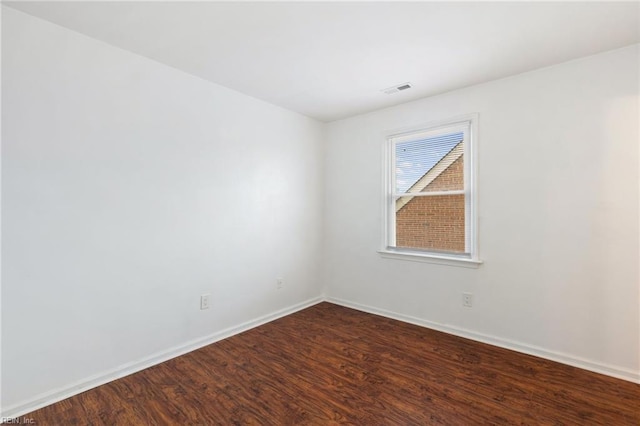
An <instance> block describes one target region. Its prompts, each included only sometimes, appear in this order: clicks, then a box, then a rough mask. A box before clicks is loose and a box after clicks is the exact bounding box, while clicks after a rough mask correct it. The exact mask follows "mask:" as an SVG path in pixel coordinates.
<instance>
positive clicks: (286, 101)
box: [4, 1, 640, 121]
mask: <svg viewBox="0 0 640 426" xmlns="http://www.w3.org/2000/svg"><path fill="white" fill-rule="evenodd" d="M4 4H7V5H8V6H10V7H12V8H15V9H18V10H21V11H24V12H26V13H29V14H31V15H34V16H37V17H40V18H43V19H46V20H48V21H51V22H54V23H56V24H59V25H61V26H64V27H67V28H69V29H72V30H74V31H78V32H80V33H83V34H86V35H88V36H90V37H93V38H96V39H98V40H102V41H105V42H107V43H109V44H112V45H114V46H118V47H120V48H123V49H126V50H129V51H131V52H135V53H137V54H140V55H142V56H146V57H148V58H152V59H154V60H156V61H158V62H162V63H164V64H167V65H170V66H172V67H175V68H178V69H180V70H183V71H185V72H187V73H190V74H193V75H196V76H198V77H201V78H203V79H206V80H209V81H211V82H214V83H217V84H220V85H223V86H226V87H228V88H231V89H234V90H237V91H239V92H242V93H245V94H247V95H250V96H253V97H256V98H259V99H262V100H265V101H267V102H270V103H273V104H276V105H280V106H282V107H284V108H288V109H290V110H293V111H297V112H299V113H302V114H305V115H308V116H310V117H314V118H316V119H318V120H321V121H332V120H336V119H340V118H344V117H349V116H352V115H356V114H360V113H363V112H367V111H371V110H375V109H379V108H383V107H387V106H391V105H395V104H399V103H403V102H407V101H409V100H413V99H418V98H421V97H425V96H430V95H434V94H438V93H443V92H446V91H450V90H454V89H458V88H461V87H465V86H469V85H473V84H477V83H481V82H485V81H490V80H494V79H497V78H501V77H506V76H509V75H514V74H518V73H521V72H525V71H529V70H532V69H536V68H540V67H545V66H549V65H552V64H556V63H560V62H564V61H567V60H571V59H575V58H579V57H582V56H587V55H591V54H595V53H598V52H602V51H606V50H611V49H615V48H618V47H623V46H627V45H630V44H634V43H638V42H639V41H640V19H639V17H640V3H637V2H627V3H612V2H606V3H599V2H567V3H549V2H540V3H537V2H532V3H528V2H527V3H525V2H519V3H505V2H497V3H486V2H480V3H443V2H388V3H387V2H349V3H347V2H256V3H248V2H159V1H158V2H92V1H83V2H52V1H47V2H26V1H24V2H4ZM404 82H411V84H412V86H413V87H412V88H411V89H409V90H406V91H402V92H399V93H394V94H391V95H388V94H385V93H383V92H382V91H381V89H385V88H387V87H389V86H393V85H396V84H399V83H404Z"/></svg>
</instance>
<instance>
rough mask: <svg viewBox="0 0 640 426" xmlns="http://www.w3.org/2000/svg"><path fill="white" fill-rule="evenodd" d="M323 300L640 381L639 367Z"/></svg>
mask: <svg viewBox="0 0 640 426" xmlns="http://www.w3.org/2000/svg"><path fill="white" fill-rule="evenodd" d="M325 300H326V301H327V302H330V303H335V304H336V305H340V306H344V307H347V308H353V309H357V310H358V311H363V312H368V313H370V314H374V315H380V316H383V317H386V318H391V319H394V320H398V321H402V322H406V323H410V324H414V325H418V326H421V327H426V328H430V329H433V330H437V331H442V332H444V333H448V334H453V335H454V336H459V337H464V338H466V339H470V340H475V341H477V342H481V343H487V344H489V345H493V346H498V347H501V348H504V349H510V350H512V351H516V352H521V353H525V354H528V355H533V356H537V357H539V358H544V359H548V360H551V361H556V362H559V363H561V364H567V365H571V366H573V367H577V368H582V369H583V370H589V371H593V372H594V373H600V374H604V375H606V376H611V377H615V378H617V379H622V380H627V381H630V382H633V383H640V371H634V370H631V369H625V368H620V367H616V366H612V365H607V364H602V363H598V362H594V361H590V360H587V359H584V358H580V357H576V356H573V355H568V354H564V353H561V352H555V351H549V350H547V349H544V348H540V347H537V346H533V345H528V344H526V343H520V342H516V341H513V340H509V339H503V338H500V337H496V336H491V335H487V334H483V333H477V332H475V331H471V330H467V329H464V328H460V327H455V326H450V325H445V324H440V323H437V322H433V321H427V320H423V319H420V318H416V317H412V316H409V315H404V314H399V313H397V312H391V311H387V310H385V309H379V308H374V307H372V306H367V305H362V304H360V303H355V302H350V301H348V300H342V299H337V298H335V297H327V298H325Z"/></svg>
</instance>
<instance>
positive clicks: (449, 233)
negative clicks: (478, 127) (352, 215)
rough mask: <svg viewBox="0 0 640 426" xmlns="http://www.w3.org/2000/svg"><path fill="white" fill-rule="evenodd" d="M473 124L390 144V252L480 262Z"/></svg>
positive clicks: (392, 140)
mask: <svg viewBox="0 0 640 426" xmlns="http://www.w3.org/2000/svg"><path fill="white" fill-rule="evenodd" d="M472 124H473V123H472V121H471V119H468V120H463V121H459V122H453V123H447V124H446V125H441V126H438V127H432V128H429V129H425V130H421V131H416V132H412V133H407V134H403V135H395V136H392V137H390V138H389V139H388V149H389V156H388V157H389V159H390V161H389V162H388V164H387V167H388V172H389V173H388V176H389V182H388V185H387V187H388V190H387V195H388V196H387V203H386V204H387V205H386V213H387V222H388V223H387V227H386V246H387V250H393V251H398V252H416V253H423V254H435V255H438V256H442V255H445V256H452V257H464V258H471V259H475V248H474V245H475V238H474V235H473V232H474V229H472V225H473V222H474V220H473V216H474V210H473V207H474V206H473V191H472V184H473V181H472V169H471V166H472V156H471V148H472V146H471V144H472V141H471V137H472V135H471V130H472Z"/></svg>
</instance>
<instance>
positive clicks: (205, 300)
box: [200, 294, 211, 309]
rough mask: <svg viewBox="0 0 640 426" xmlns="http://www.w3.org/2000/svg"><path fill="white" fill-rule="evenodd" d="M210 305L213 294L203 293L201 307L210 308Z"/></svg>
mask: <svg viewBox="0 0 640 426" xmlns="http://www.w3.org/2000/svg"><path fill="white" fill-rule="evenodd" d="M209 306H211V295H210V294H203V295H202V296H200V309H209Z"/></svg>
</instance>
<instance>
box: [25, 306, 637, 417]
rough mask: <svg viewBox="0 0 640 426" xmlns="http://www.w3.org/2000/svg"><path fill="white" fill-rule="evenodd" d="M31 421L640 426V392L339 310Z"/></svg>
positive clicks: (104, 389) (309, 315)
mask: <svg viewBox="0 0 640 426" xmlns="http://www.w3.org/2000/svg"><path fill="white" fill-rule="evenodd" d="M23 417H26V418H32V419H34V420H35V421H36V424H39V425H174V424H184V425H218V424H219V425H304V424H313V425H328V424H355V425H427V424H450V425H486V424H529V425H541V424H553V425H561V424H566V425H611V426H618V425H635V426H638V425H640V385H637V384H633V383H630V382H625V381H623V380H617V379H613V378H610V377H607V376H602V375H599V374H595V373H591V372H588V371H584V370H580V369H577V368H573V367H569V366H566V365H562V364H558V363H554V362H551V361H546V360H543V359H540V358H536V357H532V356H528V355H523V354H519V353H516V352H512V351H509V350H505V349H500V348H496V347H493V346H490V345H485V344H481V343H477V342H473V341H470V340H466V339H462V338H459V337H454V336H451V335H447V334H444V333H440V332H436V331H432V330H429V329H425V328H421V327H418V326H414V325H410V324H405V323H402V322H398V321H394V320H390V319H386V318H382V317H378V316H375V315H370V314H366V313H362V312H359V311H355V310H352V309H347V308H343V307H340V306H336V305H332V304H329V303H321V304H319V305H316V306H313V307H311V308H308V309H306V310H304V311H301V312H298V313H295V314H293V315H290V316H288V317H285V318H282V319H279V320H277V321H274V322H271V323H269V324H266V325H263V326H261V327H258V328H255V329H253V330H250V331H247V332H245V333H242V334H239V335H237V336H234V337H231V338H229V339H226V340H223V341H220V342H218V343H215V344H212V345H209V346H207V347H205V348H203V349H200V350H197V351H194V352H191V353H189V354H186V355H184V356H181V357H179V358H175V359H173V360H170V361H167V362H165V363H163V364H160V365H157V366H155V367H152V368H149V369H147V370H144V371H142V372H140V373H136V374H133V375H131V376H128V377H125V378H123V379H120V380H117V381H115V382H112V383H109V384H106V385H104V386H100V387H98V388H96V389H93V390H90V391H87V392H84V393H82V394H80V395H77V396H74V397H72V398H69V399H66V400H64V401H61V402H59V403H57V404H53V405H51V406H48V407H45V408H42V409H40V410H37V411H35V412H33V413H30V414H27V415H25V416H23Z"/></svg>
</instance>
